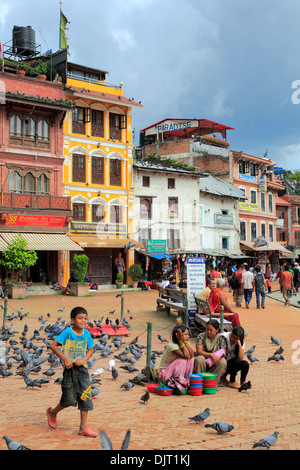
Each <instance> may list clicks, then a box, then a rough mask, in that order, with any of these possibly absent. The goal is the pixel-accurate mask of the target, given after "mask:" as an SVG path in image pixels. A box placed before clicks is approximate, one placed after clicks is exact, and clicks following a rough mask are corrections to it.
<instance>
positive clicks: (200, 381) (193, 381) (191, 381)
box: [190, 379, 203, 384]
mask: <svg viewBox="0 0 300 470" xmlns="http://www.w3.org/2000/svg"><path fill="white" fill-rule="evenodd" d="M202 382H203V380H202V379H201V380H192V379H190V383H191V384H202Z"/></svg>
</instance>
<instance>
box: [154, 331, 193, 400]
mask: <svg viewBox="0 0 300 470" xmlns="http://www.w3.org/2000/svg"><path fill="white" fill-rule="evenodd" d="M193 368H194V351H193V349H192V348H191V346H190V343H189V330H188V328H187V327H186V326H185V325H183V324H180V325H176V326H175V327H174V329H173V331H172V343H169V344H168V346H167V347H166V349H165V352H164V353H163V355H162V357H161V361H160V365H159V380H160V381H161V382H162V383H164V384H165V385H167V386H168V387H170V388H178V389H179V390H180V391H181V392H182V391H183V390H184V389H185V388H186V387H187V386H188V384H189V376H190V374H192V373H193Z"/></svg>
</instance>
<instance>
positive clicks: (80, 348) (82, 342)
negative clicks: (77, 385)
mask: <svg viewBox="0 0 300 470" xmlns="http://www.w3.org/2000/svg"><path fill="white" fill-rule="evenodd" d="M55 341H57V342H58V343H60V344H62V345H63V347H64V355H65V356H66V357H67V358H68V359H69V360H70V361H71V362H75V361H76V360H77V359H82V358H83V357H84V356H85V355H86V352H87V350H88V349H90V348H92V347H93V346H94V341H93V339H92V337H91V335H90V333H89V331H88V330H87V329H84V330H83V334H82V335H81V336H78V335H76V334H75V333H74V331H73V329H72V328H66V329H65V330H64V331H62V333H60V334H59V335H58V336H57V337H56V338H55Z"/></svg>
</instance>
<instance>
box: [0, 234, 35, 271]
mask: <svg viewBox="0 0 300 470" xmlns="http://www.w3.org/2000/svg"><path fill="white" fill-rule="evenodd" d="M37 259H38V257H37V254H36V252H35V251H34V250H28V244H27V242H26V240H24V238H23V237H22V235H21V234H18V235H16V237H15V239H14V240H13V241H12V242H11V243H10V244H9V245H8V247H7V249H6V250H4V251H2V258H1V259H0V263H1V264H2V265H3V266H4V267H5V268H6V269H7V270H9V271H15V272H16V271H26V270H27V269H28V268H29V267H30V266H34V265H35V263H36V262H37Z"/></svg>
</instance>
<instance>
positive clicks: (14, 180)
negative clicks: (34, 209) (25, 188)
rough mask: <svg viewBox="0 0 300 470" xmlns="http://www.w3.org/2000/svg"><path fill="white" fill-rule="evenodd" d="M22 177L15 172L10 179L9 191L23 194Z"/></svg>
mask: <svg viewBox="0 0 300 470" xmlns="http://www.w3.org/2000/svg"><path fill="white" fill-rule="evenodd" d="M21 181H22V180H21V176H20V173H18V172H17V171H13V172H12V173H11V174H10V177H9V190H10V192H11V193H21V191H22V184H21Z"/></svg>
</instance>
